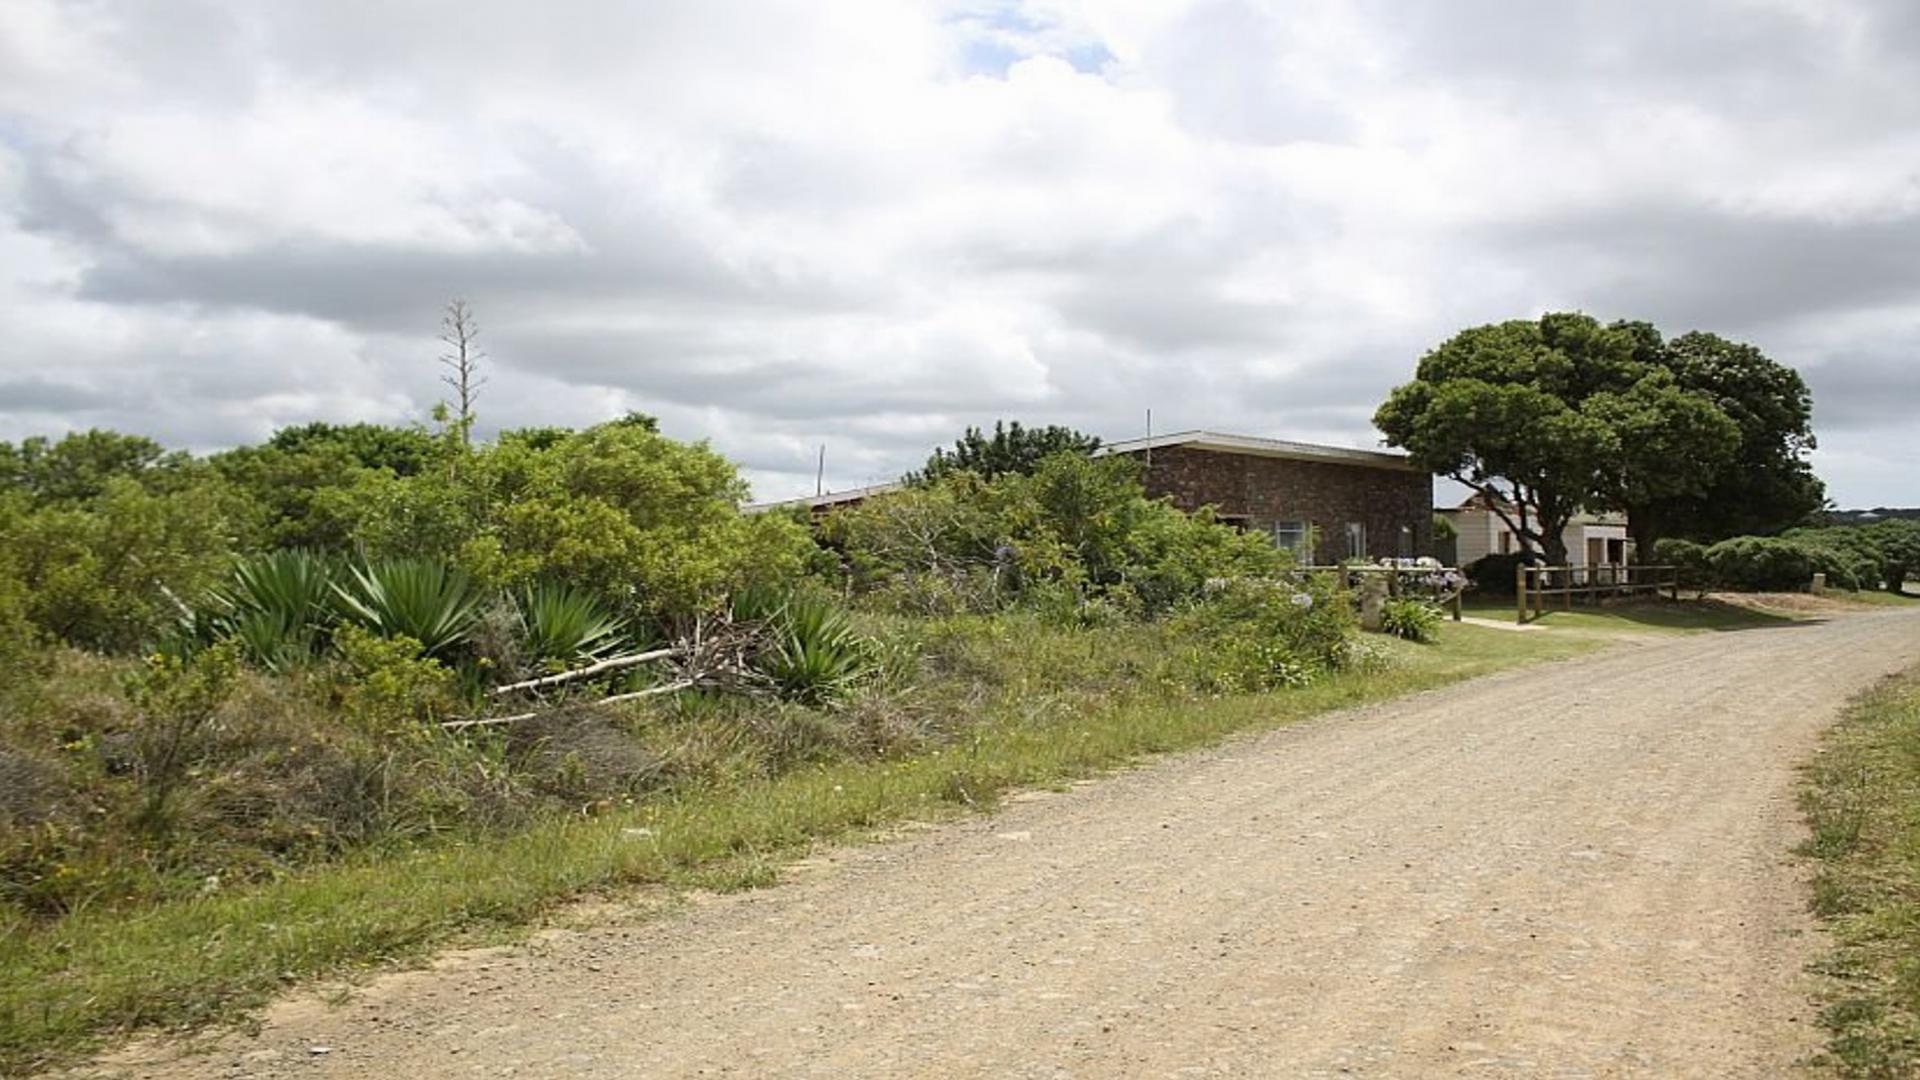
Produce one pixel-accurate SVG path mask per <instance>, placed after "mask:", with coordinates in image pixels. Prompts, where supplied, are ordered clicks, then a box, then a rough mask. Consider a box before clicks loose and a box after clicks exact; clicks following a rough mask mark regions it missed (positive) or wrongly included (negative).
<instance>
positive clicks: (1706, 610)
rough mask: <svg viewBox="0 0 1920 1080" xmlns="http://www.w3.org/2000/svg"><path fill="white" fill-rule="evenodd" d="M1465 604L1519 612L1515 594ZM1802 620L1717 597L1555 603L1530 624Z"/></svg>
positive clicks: (1685, 628)
mask: <svg viewBox="0 0 1920 1080" xmlns="http://www.w3.org/2000/svg"><path fill="white" fill-rule="evenodd" d="M1550 600H1551V603H1552V604H1557V603H1559V601H1558V599H1557V598H1550ZM1549 606H1550V607H1551V604H1550V605H1549ZM1465 610H1466V613H1467V614H1469V615H1477V616H1480V617H1481V618H1487V619H1500V620H1502V621H1505V622H1512V621H1513V619H1514V612H1515V608H1514V601H1513V599H1512V598H1511V597H1509V598H1507V599H1506V600H1493V599H1476V600H1470V601H1468V602H1467V604H1466V608H1465ZM1797 621H1799V620H1798V619H1797V618H1796V617H1795V616H1793V615H1791V614H1789V613H1787V612H1771V611H1757V610H1755V609H1753V608H1750V607H1743V606H1741V605H1739V604H1728V603H1723V602H1721V601H1718V600H1712V599H1707V600H1693V599H1682V600H1677V601H1676V600H1665V599H1647V600H1636V601H1634V602H1632V603H1622V604H1612V605H1608V606H1606V607H1599V608H1594V607H1584V606H1580V605H1579V604H1576V605H1575V606H1574V608H1573V610H1571V611H1562V610H1558V609H1553V610H1549V611H1546V612H1545V613H1543V614H1541V615H1540V617H1539V618H1537V619H1534V620H1532V622H1531V625H1533V626H1543V627H1549V628H1553V629H1563V630H1579V631H1583V632H1587V633H1600V634H1647V633H1653V634H1692V633H1700V632H1703V631H1711V630H1755V629H1760V628H1764V627H1776V626H1787V625H1791V624H1793V623H1795V622H1797Z"/></svg>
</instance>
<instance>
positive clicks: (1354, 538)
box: [1346, 521, 1367, 559]
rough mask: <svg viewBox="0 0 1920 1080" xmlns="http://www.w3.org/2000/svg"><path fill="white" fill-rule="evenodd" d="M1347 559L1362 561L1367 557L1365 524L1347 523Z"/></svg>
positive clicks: (1357, 522)
mask: <svg viewBox="0 0 1920 1080" xmlns="http://www.w3.org/2000/svg"><path fill="white" fill-rule="evenodd" d="M1346 532H1347V558H1349V559H1364V558H1366V557H1367V523H1366V522H1364V521H1349V522H1347V529H1346Z"/></svg>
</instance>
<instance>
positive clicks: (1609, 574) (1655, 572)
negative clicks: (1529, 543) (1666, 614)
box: [1513, 563, 1680, 624]
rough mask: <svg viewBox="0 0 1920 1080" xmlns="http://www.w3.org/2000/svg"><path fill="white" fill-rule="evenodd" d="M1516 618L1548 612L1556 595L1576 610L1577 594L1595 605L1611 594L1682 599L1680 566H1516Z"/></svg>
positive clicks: (1565, 606) (1521, 619)
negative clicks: (1665, 594) (1668, 595)
mask: <svg viewBox="0 0 1920 1080" xmlns="http://www.w3.org/2000/svg"><path fill="white" fill-rule="evenodd" d="M1513 577H1514V592H1515V597H1516V601H1515V606H1516V608H1517V609H1518V610H1517V615H1518V619H1517V621H1518V622H1520V623H1523V624H1524V623H1528V622H1532V621H1533V620H1534V619H1537V618H1539V617H1540V616H1541V615H1543V614H1545V613H1546V611H1547V609H1548V605H1549V604H1550V603H1551V602H1552V600H1553V598H1554V597H1558V598H1559V599H1560V607H1561V610H1563V611H1572V610H1573V600H1574V597H1576V596H1584V597H1589V598H1591V602H1592V603H1593V604H1595V605H1596V606H1597V605H1598V604H1599V603H1600V601H1601V600H1603V599H1606V598H1608V597H1622V596H1635V595H1639V594H1647V595H1658V594H1660V593H1662V592H1666V593H1668V594H1670V595H1671V596H1672V597H1673V598H1674V599H1675V600H1678V599H1680V568H1679V567H1677V566H1615V565H1612V564H1601V565H1597V566H1528V565H1526V564H1524V563H1523V564H1521V565H1520V566H1519V567H1517V568H1515V570H1514V574H1513Z"/></svg>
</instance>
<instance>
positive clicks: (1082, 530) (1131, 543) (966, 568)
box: [822, 453, 1291, 625]
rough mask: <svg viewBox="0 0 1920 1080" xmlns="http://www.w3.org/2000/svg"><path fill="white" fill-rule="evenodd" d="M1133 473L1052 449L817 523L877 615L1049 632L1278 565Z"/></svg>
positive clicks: (1128, 614) (1250, 538)
mask: <svg viewBox="0 0 1920 1080" xmlns="http://www.w3.org/2000/svg"><path fill="white" fill-rule="evenodd" d="M1139 468H1140V466H1139V464H1138V463H1137V462H1134V461H1132V460H1131V459H1127V458H1124V457H1117V456H1116V457H1109V458H1088V457H1086V456H1085V455H1083V454H1079V453H1061V454H1056V455H1054V456H1051V457H1047V458H1044V459H1042V460H1040V461H1039V462H1038V463H1037V464H1036V465H1035V466H1034V467H1033V470H1032V472H1031V474H1021V473H1009V474H1006V475H1002V476H999V477H996V478H994V479H992V480H983V479H982V478H981V477H979V476H977V475H975V474H974V473H972V472H966V471H960V472H953V473H949V474H947V475H944V476H942V477H940V478H938V479H934V480H930V481H927V482H924V483H922V484H919V485H916V486H913V487H909V488H907V489H906V490H904V491H899V492H893V493H889V494H885V495H881V496H877V497H875V498H871V499H868V500H866V501H865V502H864V503H863V504H862V505H860V506H857V507H852V508H848V509H845V510H841V511H837V512H835V513H833V514H831V515H829V516H828V517H827V519H826V520H825V521H824V522H823V524H822V533H823V537H824V539H825V541H826V542H827V543H828V544H829V545H830V546H831V547H832V548H833V549H834V550H836V551H838V552H839V553H840V554H841V555H842V557H843V558H844V559H845V563H846V569H847V570H848V572H849V573H850V575H851V577H852V580H853V584H854V586H855V587H856V588H857V589H858V590H859V591H860V592H861V593H862V594H863V595H865V596H867V597H869V598H872V599H873V600H875V601H878V602H880V603H881V604H882V605H883V606H884V607H886V608H888V609H891V610H895V611H903V612H915V613H921V614H954V613H962V612H973V613H981V612H987V611H992V610H996V609H997V608H999V607H1001V606H1004V605H1005V604H1008V603H1014V602H1018V603H1024V604H1027V605H1030V606H1032V607H1034V608H1036V609H1037V610H1041V611H1044V612H1045V613H1046V614H1047V616H1048V617H1049V618H1050V619H1052V620H1054V621H1055V622H1056V623H1057V624H1059V625H1091V624H1093V623H1097V622H1104V621H1110V620H1112V619H1116V618H1121V619H1127V618H1141V617H1155V616H1158V615H1162V614H1165V613H1167V612H1169V611H1172V610H1174V609H1175V608H1177V607H1179V606H1180V605H1182V604H1185V603H1188V602H1191V601H1193V600H1195V599H1197V598H1198V597H1199V596H1200V595H1201V593H1202V591H1203V590H1204V588H1205V587H1206V584H1207V582H1209V581H1211V580H1217V579H1223V578H1233V577H1262V576H1271V575H1274V574H1277V573H1281V572H1283V571H1284V570H1286V569H1287V568H1288V567H1289V566H1290V565H1291V560H1290V558H1289V557H1288V555H1287V554H1286V553H1285V552H1283V551H1280V550H1279V549H1277V548H1276V547H1275V546H1274V545H1273V543H1272V542H1271V541H1269V540H1268V539H1267V538H1266V537H1264V536H1262V535H1259V534H1255V533H1243V532H1240V531H1237V530H1234V529H1229V528H1225V527H1223V526H1221V525H1220V524H1219V523H1218V522H1217V521H1216V520H1215V519H1214V517H1213V514H1212V513H1211V512H1210V511H1207V510H1202V511H1200V512H1199V513H1195V514H1188V513H1183V512H1182V511H1180V510H1177V509H1175V508H1174V507H1172V506H1171V505H1169V504H1167V503H1166V502H1164V501H1160V500H1155V499H1149V498H1147V497H1146V494H1145V492H1144V491H1143V490H1142V488H1141V486H1140V479H1139Z"/></svg>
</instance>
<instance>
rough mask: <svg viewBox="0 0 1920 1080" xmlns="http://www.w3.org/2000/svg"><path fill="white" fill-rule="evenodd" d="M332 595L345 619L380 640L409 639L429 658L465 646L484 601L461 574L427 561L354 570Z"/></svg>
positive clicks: (395, 561)
mask: <svg viewBox="0 0 1920 1080" xmlns="http://www.w3.org/2000/svg"><path fill="white" fill-rule="evenodd" d="M333 593H334V598H335V600H336V601H337V602H338V604H339V608H340V611H341V614H342V615H344V616H345V617H346V618H347V619H349V620H351V621H353V622H356V623H358V624H360V625H361V626H364V627H366V628H367V629H369V630H371V631H373V632H374V633H376V634H379V635H381V636H382V637H410V638H412V639H414V640H415V641H418V642H419V643H420V647H421V649H422V650H423V651H424V652H425V653H426V655H428V656H440V655H444V654H445V653H446V652H448V651H450V650H452V649H454V648H457V647H458V646H459V645H461V644H462V643H464V642H465V641H466V640H467V637H468V635H469V634H471V633H472V632H473V628H474V624H475V623H477V622H479V620H480V608H481V604H482V602H483V601H484V599H485V597H484V596H483V595H482V593H481V592H480V590H479V589H477V588H475V587H474V585H473V582H472V581H471V580H470V579H468V577H467V576H466V575H465V574H462V573H461V572H460V571H458V570H456V569H454V568H453V567H451V566H448V565H446V564H445V563H441V562H436V561H432V560H428V559H383V560H380V561H378V562H369V563H366V564H364V565H360V566H355V567H353V568H352V572H351V574H350V575H349V576H348V580H347V581H345V582H336V583H335V584H334V586H333Z"/></svg>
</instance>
